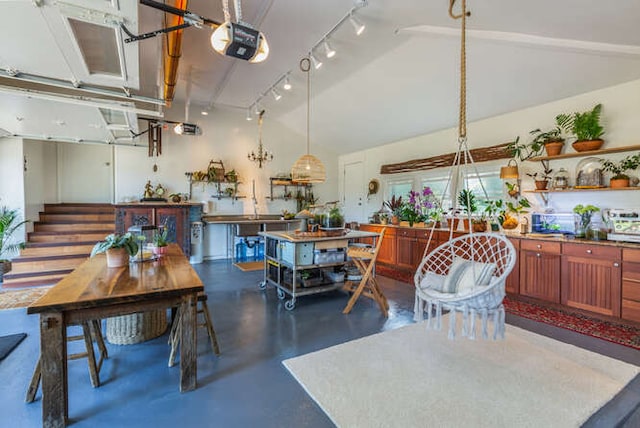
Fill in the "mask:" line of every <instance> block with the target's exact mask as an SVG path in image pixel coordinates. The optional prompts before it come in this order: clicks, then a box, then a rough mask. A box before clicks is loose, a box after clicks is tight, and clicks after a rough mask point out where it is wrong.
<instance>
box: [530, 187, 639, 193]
mask: <svg viewBox="0 0 640 428" xmlns="http://www.w3.org/2000/svg"><path fill="white" fill-rule="evenodd" d="M612 190H614V191H615V190H640V186H635V187H598V188H595V189H564V190H523V192H524V193H568V192H606V191H612Z"/></svg>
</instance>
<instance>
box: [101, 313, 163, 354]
mask: <svg viewBox="0 0 640 428" xmlns="http://www.w3.org/2000/svg"><path fill="white" fill-rule="evenodd" d="M166 329H167V311H166V310H165V309H158V310H154V311H148V312H139V313H135V314H131V315H122V316H119V317H113V318H107V340H108V341H109V342H110V343H113V344H114V345H133V344H134V343H140V342H144V341H145V340H151V339H153V338H156V337H158V336H160V335H162V334H163V333H164V332H165V330H166Z"/></svg>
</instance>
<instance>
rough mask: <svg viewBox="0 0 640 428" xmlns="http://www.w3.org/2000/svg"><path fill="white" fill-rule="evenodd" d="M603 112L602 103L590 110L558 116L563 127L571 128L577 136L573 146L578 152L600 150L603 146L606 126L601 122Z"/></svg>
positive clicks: (559, 123) (557, 120)
mask: <svg viewBox="0 0 640 428" xmlns="http://www.w3.org/2000/svg"><path fill="white" fill-rule="evenodd" d="M601 112H602V104H596V105H595V106H594V107H593V108H592V109H591V110H589V111H585V112H576V113H573V114H566V113H562V114H559V115H558V116H556V123H558V125H559V126H560V127H561V128H563V129H567V130H570V132H571V133H572V134H573V135H574V136H575V137H576V141H575V142H574V143H573V144H572V146H573V148H574V149H575V150H576V151H577V152H584V151H588V150H598V149H599V148H600V147H602V144H603V143H604V141H603V140H602V136H603V135H604V128H603V127H602V125H601V124H600V113H601Z"/></svg>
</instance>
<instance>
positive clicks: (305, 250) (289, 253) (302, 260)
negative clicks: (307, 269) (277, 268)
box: [281, 242, 313, 266]
mask: <svg viewBox="0 0 640 428" xmlns="http://www.w3.org/2000/svg"><path fill="white" fill-rule="evenodd" d="M281 251H282V260H283V261H285V262H287V263H289V264H292V265H296V266H304V265H310V264H313V242H299V243H293V242H283V243H282V248H281Z"/></svg>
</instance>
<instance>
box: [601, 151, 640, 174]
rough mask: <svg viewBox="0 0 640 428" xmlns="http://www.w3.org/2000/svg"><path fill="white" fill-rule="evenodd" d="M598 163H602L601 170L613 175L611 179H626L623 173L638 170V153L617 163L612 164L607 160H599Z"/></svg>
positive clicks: (639, 157) (639, 160) (639, 163)
mask: <svg viewBox="0 0 640 428" xmlns="http://www.w3.org/2000/svg"><path fill="white" fill-rule="evenodd" d="M600 162H601V163H602V169H603V170H605V171H608V172H610V173H612V174H613V177H611V178H612V179H614V180H617V179H625V178H626V179H628V178H629V176H628V175H627V174H625V172H626V171H633V170H635V169H638V167H639V166H640V153H637V154H635V155H629V156H627V157H626V158H624V159H622V160H621V161H619V162H613V161H611V160H609V159H607V160H601V161H600Z"/></svg>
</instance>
